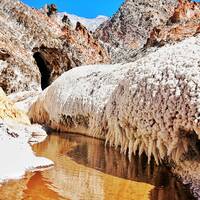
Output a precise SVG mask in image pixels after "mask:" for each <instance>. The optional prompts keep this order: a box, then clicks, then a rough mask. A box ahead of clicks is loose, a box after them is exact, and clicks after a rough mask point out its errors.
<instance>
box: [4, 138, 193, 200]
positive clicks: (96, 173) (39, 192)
mask: <svg viewBox="0 0 200 200" xmlns="http://www.w3.org/2000/svg"><path fill="white" fill-rule="evenodd" d="M33 148H34V150H35V152H36V153H37V154H38V155H41V156H45V157H48V158H50V159H52V160H53V161H54V162H55V167H54V168H51V169H50V170H48V171H43V172H34V173H29V174H27V176H26V177H25V178H24V179H22V180H20V181H13V182H8V183H6V184H4V185H3V186H2V187H1V188H0V200H4V199H6V200H66V199H72V200H79V199H80V200H110V199H112V200H118V199H119V200H122V199H123V200H131V199H133V200H145V199H152V200H168V199H169V200H186V199H187V200H188V199H190V200H192V199H193V198H192V197H191V195H190V193H189V192H188V190H187V189H186V188H185V187H184V186H183V185H182V184H180V183H179V182H177V180H176V179H175V178H174V177H172V176H171V174H170V173H169V172H168V170H167V169H166V168H164V167H157V166H155V165H154V163H151V165H150V166H148V165H147V163H146V162H147V161H146V158H145V157H142V158H141V159H138V158H137V157H133V159H132V161H131V162H129V161H128V160H127V159H126V157H125V156H123V155H121V154H120V153H119V152H118V150H114V149H112V148H108V147H106V148H105V147H104V142H103V141H101V140H96V139H92V138H87V137H83V136H80V135H70V134H61V135H56V134H51V135H50V136H49V137H48V138H47V140H46V141H44V142H43V143H40V144H37V145H35V146H34V147H33ZM153 185H154V186H156V187H154V186H153ZM16 191H17V195H15V193H16Z"/></svg>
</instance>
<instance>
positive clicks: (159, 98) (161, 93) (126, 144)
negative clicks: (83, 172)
mask: <svg viewBox="0 0 200 200" xmlns="http://www.w3.org/2000/svg"><path fill="white" fill-rule="evenodd" d="M199 38H200V37H199V36H198V37H196V38H195V37H192V38H189V39H186V40H184V41H183V42H181V43H178V44H174V45H167V46H165V47H162V48H160V49H159V50H158V51H156V52H154V53H151V54H149V55H147V56H145V57H143V58H141V59H139V60H137V61H136V62H133V63H129V64H116V65H96V66H84V67H80V68H76V69H72V70H70V71H69V72H67V73H65V74H63V75H62V76H61V77H60V78H58V79H57V80H56V81H55V82H54V83H53V84H52V86H50V87H49V88H47V89H46V90H45V91H44V93H43V94H42V95H41V96H40V97H39V98H38V100H37V101H36V102H35V103H34V104H33V106H32V107H31V109H30V111H29V116H30V117H31V119H32V120H33V121H34V122H39V123H45V124H47V125H49V126H50V127H52V128H54V129H57V130H61V131H70V132H78V133H82V134H85V135H89V136H93V137H97V138H103V139H105V140H106V142H109V143H110V145H114V146H115V147H117V146H120V147H121V152H124V153H126V152H127V150H128V154H129V157H130V158H131V155H132V153H134V154H136V152H137V151H138V152H139V155H141V154H142V153H145V154H146V155H147V156H148V160H149V161H150V160H151V156H153V157H154V159H155V161H156V162H157V164H158V163H160V162H162V161H163V160H164V159H165V158H167V159H168V160H173V161H174V162H177V163H178V162H179V161H180V159H181V158H183V155H184V154H185V153H187V152H188V149H190V147H191V145H192V144H193V142H192V141H191V140H192V139H191V138H192V137H193V136H199V137H200V126H199V115H200V85H199V79H200V74H199V61H200V60H199V52H200V42H199Z"/></svg>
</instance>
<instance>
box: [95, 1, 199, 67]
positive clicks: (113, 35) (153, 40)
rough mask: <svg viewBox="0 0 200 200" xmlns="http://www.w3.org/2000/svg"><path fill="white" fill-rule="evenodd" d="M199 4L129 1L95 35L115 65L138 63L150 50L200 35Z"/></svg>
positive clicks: (189, 2) (188, 2)
mask: <svg viewBox="0 0 200 200" xmlns="http://www.w3.org/2000/svg"><path fill="white" fill-rule="evenodd" d="M199 22H200V9H199V3H195V2H191V1H189V0H165V1H160V0H152V1H149V0H139V1H134V0H126V1H125V3H124V4H123V5H122V6H121V8H120V9H119V11H118V12H117V13H116V14H115V15H114V16H113V17H112V19H111V20H110V21H106V22H105V23H103V24H102V25H101V26H100V27H99V28H98V29H97V30H96V32H95V35H96V37H98V38H100V39H101V40H102V41H103V42H104V43H105V46H106V47H107V48H108V51H109V53H110V55H111V57H112V62H113V63H117V62H130V61H134V60H135V57H136V56H137V55H138V54H142V55H143V53H144V51H146V50H148V51H149V47H152V46H153V47H156V48H157V47H160V46H162V45H164V44H166V43H169V42H178V41H180V40H183V39H184V38H186V37H189V36H193V35H195V34H197V33H199V29H200V28H199Z"/></svg>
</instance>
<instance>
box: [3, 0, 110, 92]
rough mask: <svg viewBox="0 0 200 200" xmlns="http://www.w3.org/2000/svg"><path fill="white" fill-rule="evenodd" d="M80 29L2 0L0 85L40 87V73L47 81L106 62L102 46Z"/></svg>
mask: <svg viewBox="0 0 200 200" xmlns="http://www.w3.org/2000/svg"><path fill="white" fill-rule="evenodd" d="M84 32H85V34H83V33H82V30H81V29H80V30H73V29H72V28H71V27H70V26H66V25H65V24H62V25H61V24H58V23H57V22H56V20H54V18H53V17H51V16H50V17H48V16H47V15H46V14H43V13H42V12H41V11H38V10H35V9H32V8H29V7H28V6H25V5H24V4H22V3H20V2H19V1H13V0H2V1H1V2H0V77H1V78H0V86H1V87H2V88H3V89H4V91H6V92H8V93H11V92H16V91H22V90H40V83H41V76H42V77H45V78H46V79H48V80H47V83H46V84H47V85H48V84H50V83H51V82H52V81H53V80H55V79H56V78H57V77H58V76H59V75H61V74H62V73H63V72H64V71H67V70H68V69H71V68H73V67H76V66H79V65H82V64H94V63H107V62H109V57H108V55H107V53H106V51H105V50H104V48H103V47H102V46H101V45H100V44H99V43H98V41H97V40H96V39H94V38H93V37H92V35H91V34H90V33H89V32H87V30H84ZM35 53H36V54H35ZM34 55H36V56H35V57H36V59H35V57H34ZM37 55H39V56H37ZM38 57H39V60H38V59H37V58H38ZM40 58H41V60H40ZM38 63H39V66H37V64H38ZM46 72H48V73H47V77H46ZM48 76H49V77H48Z"/></svg>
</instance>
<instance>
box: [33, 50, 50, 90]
mask: <svg viewBox="0 0 200 200" xmlns="http://www.w3.org/2000/svg"><path fill="white" fill-rule="evenodd" d="M33 57H34V58H35V61H36V63H37V66H38V68H39V70H40V74H41V88H42V90H44V89H45V88H46V87H48V86H49V85H50V75H51V72H50V70H49V68H48V67H47V64H46V61H45V59H44V58H43V56H42V55H41V53H39V52H36V53H34V54H33Z"/></svg>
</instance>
